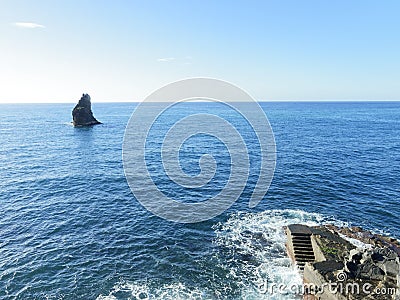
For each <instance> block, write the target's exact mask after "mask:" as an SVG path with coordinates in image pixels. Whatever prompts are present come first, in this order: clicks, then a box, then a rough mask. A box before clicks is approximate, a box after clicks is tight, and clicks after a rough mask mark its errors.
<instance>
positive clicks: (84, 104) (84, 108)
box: [72, 94, 101, 127]
mask: <svg viewBox="0 0 400 300" xmlns="http://www.w3.org/2000/svg"><path fill="white" fill-rule="evenodd" d="M72 124H73V125H74V126H75V127H80V126H92V125H97V124H101V122H99V121H97V120H96V118H95V117H94V116H93V112H92V103H91V102H90V96H89V95H88V94H83V95H82V97H81V99H80V100H79V102H78V104H77V105H76V106H75V107H74V109H73V111H72Z"/></svg>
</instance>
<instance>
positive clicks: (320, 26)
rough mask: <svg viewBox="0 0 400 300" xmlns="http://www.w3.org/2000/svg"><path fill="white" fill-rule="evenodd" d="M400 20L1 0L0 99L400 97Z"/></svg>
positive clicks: (241, 5)
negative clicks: (229, 91) (180, 85)
mask: <svg viewBox="0 0 400 300" xmlns="http://www.w3.org/2000/svg"><path fill="white" fill-rule="evenodd" d="M399 16H400V1H385V0H383V1H377V0H374V1H368V0H362V1H356V0H344V1H340V0H335V1H325V0H315V1H312V0H303V1H300V0H294V1H285V0H276V1H170V0H169V1H118V0H116V1H111V0H110V1H95V0H93V1H88V0H86V1H85V0H80V1H75V0H65V1H53V0H46V1H43V0H35V1H34V0H32V1H18V0H3V1H1V2H0V51H1V52H0V102H75V101H76V100H77V99H78V98H79V97H80V94H81V93H83V92H86V93H89V94H90V95H91V96H92V99H93V101H140V100H142V99H143V98H144V97H146V96H147V95H148V94H149V93H151V92H152V91H153V90H155V89H157V88H159V87H160V86H162V85H165V84H167V83H169V82H172V81H175V80H178V79H182V78H187V77H197V76H202V77H204V76H205V77H214V78H219V79H223V80H227V81H230V82H232V83H235V84H237V85H239V86H240V87H242V88H244V89H245V90H247V91H248V92H250V94H252V95H253V96H254V97H255V98H257V99H258V100H272V99H275V100H288V99H291V100H296V99H298V100H316V99H338V100H341V99H358V100H362V99H369V100H379V99H381V100H394V99H397V100H398V99H400V17H399ZM30 23H32V24H30Z"/></svg>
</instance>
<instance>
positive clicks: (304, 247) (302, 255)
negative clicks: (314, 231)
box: [286, 224, 315, 270]
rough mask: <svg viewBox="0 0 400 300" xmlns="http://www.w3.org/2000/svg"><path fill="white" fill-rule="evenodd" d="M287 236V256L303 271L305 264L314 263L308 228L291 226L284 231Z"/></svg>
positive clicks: (298, 225) (297, 225)
mask: <svg viewBox="0 0 400 300" xmlns="http://www.w3.org/2000/svg"><path fill="white" fill-rule="evenodd" d="M286 234H287V236H288V242H287V249H288V253H289V256H290V257H291V258H292V260H294V262H295V263H296V264H297V265H298V267H299V268H300V270H303V269H304V265H305V263H306V262H313V261H315V255H314V250H313V247H312V243H311V230H310V228H309V227H308V226H304V225H300V224H293V225H289V226H288V227H287V229H286Z"/></svg>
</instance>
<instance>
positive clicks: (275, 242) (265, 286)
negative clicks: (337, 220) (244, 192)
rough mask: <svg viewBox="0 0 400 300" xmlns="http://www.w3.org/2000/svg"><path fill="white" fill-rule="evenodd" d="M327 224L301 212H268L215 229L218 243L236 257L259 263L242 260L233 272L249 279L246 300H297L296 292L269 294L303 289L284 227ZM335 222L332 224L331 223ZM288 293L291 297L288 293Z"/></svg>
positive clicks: (247, 215) (245, 215)
mask: <svg viewBox="0 0 400 300" xmlns="http://www.w3.org/2000/svg"><path fill="white" fill-rule="evenodd" d="M324 221H326V218H324V217H323V216H322V215H320V214H316V213H307V212H304V211H301V210H268V211H264V212H261V213H237V214H234V215H232V216H231V218H229V220H228V221H227V222H225V223H222V224H217V225H216V226H215V232H216V234H217V238H216V243H217V244H218V245H219V246H221V247H225V248H227V249H230V250H232V253H240V254H242V255H243V254H244V255H246V256H247V257H249V256H250V257H252V258H253V259H255V260H256V263H255V264H249V263H247V262H244V261H241V260H240V258H239V257H238V259H237V261H235V264H232V266H231V268H232V270H231V272H232V273H236V272H238V273H240V275H241V276H245V277H246V278H243V281H244V282H245V284H244V285H243V289H242V291H241V294H242V298H243V299H297V298H299V297H300V295H299V294H298V293H297V292H296V291H297V289H294V290H293V291H285V293H284V294H283V293H281V292H277V293H272V294H271V293H269V292H267V291H271V287H272V286H273V285H274V284H276V285H285V286H287V287H298V290H300V287H301V286H302V277H301V275H300V273H299V271H298V269H297V268H296V267H295V266H293V264H292V263H291V261H290V259H289V258H288V256H287V254H286V247H285V242H286V236H285V233H284V230H283V228H284V226H287V225H289V224H293V223H298V224H306V225H310V226H314V225H318V224H322V223H323V222H324ZM331 221H332V220H331ZM286 292H287V293H286Z"/></svg>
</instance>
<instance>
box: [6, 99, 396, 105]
mask: <svg viewBox="0 0 400 300" xmlns="http://www.w3.org/2000/svg"><path fill="white" fill-rule="evenodd" d="M256 101H257V102H260V103H271V102H290V103H295V102H299V103H301V102H400V99H390V100H385V99H379V100H377V99H316V100H307V99H301V100H300V99H287V100H279V99H270V100H256ZM141 102H143V100H141V101H140V100H139V101H131V100H117V101H112V100H100V101H92V104H93V103H141ZM160 102H163V101H152V103H160ZM189 102H209V101H206V100H196V101H189ZM233 102H240V101H233ZM242 102H250V101H242ZM76 103H77V102H76V101H74V102H72V101H65V102H64V101H57V102H46V101H43V102H42V101H39V102H35V101H33V102H19V101H17V102H11V101H10V102H8V101H7V100H6V101H4V102H3V101H0V105H1V104H76ZM149 103H150V102H149ZM171 103H172V102H171Z"/></svg>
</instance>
